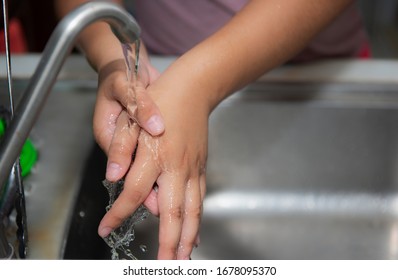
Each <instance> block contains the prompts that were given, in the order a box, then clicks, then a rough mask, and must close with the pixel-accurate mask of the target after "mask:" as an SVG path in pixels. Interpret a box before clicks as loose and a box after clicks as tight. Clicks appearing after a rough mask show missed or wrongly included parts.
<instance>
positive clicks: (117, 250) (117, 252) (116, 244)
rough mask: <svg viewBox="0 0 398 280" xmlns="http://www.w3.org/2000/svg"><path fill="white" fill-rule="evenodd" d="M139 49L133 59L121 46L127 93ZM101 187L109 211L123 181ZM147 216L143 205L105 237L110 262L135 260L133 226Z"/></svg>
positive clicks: (126, 49) (143, 247) (106, 181)
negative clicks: (105, 190)
mask: <svg viewBox="0 0 398 280" xmlns="http://www.w3.org/2000/svg"><path fill="white" fill-rule="evenodd" d="M139 49H140V44H139V40H137V41H136V43H135V56H134V57H133V50H132V48H131V45H129V44H122V50H123V55H124V59H125V62H126V69H127V71H126V75H127V81H128V83H129V87H128V88H129V91H130V89H131V88H132V87H134V83H135V81H136V79H137V75H138V65H139V63H138V61H139ZM133 67H134V75H133V73H132V71H133ZM133 93H134V91H133ZM127 94H129V93H127ZM134 100H135V98H134ZM103 185H104V186H105V188H106V189H107V190H108V194H109V204H108V206H107V207H106V211H109V209H110V208H111V207H112V205H113V203H114V202H115V200H116V199H117V198H118V196H119V195H120V193H121V192H122V190H123V186H124V181H123V180H119V181H118V182H115V183H112V182H109V181H108V180H104V181H103ZM148 215H149V212H148V210H147V209H146V208H145V207H144V206H143V205H141V206H140V207H138V209H137V210H136V211H135V212H134V213H133V214H132V215H130V217H128V218H127V219H126V220H125V221H124V222H123V223H122V224H121V225H120V227H119V228H117V229H115V230H114V231H112V232H111V233H110V234H109V235H108V236H107V237H105V238H104V240H105V242H106V244H108V246H109V247H110V248H111V253H112V260H119V259H121V258H128V259H132V260H136V259H137V258H136V257H135V256H134V255H133V253H132V252H131V250H130V246H131V244H130V243H131V242H132V241H133V240H134V239H135V235H134V227H135V225H136V224H138V223H140V222H141V221H143V220H145V219H146V218H147V217H148ZM139 248H140V250H141V251H142V252H146V251H147V248H146V246H145V245H140V246H139Z"/></svg>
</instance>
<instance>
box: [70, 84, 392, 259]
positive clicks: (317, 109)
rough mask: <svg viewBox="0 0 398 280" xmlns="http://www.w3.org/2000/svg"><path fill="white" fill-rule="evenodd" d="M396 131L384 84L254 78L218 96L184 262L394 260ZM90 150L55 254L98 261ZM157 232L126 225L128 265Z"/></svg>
mask: <svg viewBox="0 0 398 280" xmlns="http://www.w3.org/2000/svg"><path fill="white" fill-rule="evenodd" d="M397 124H398V88H395V87H394V86H393V87H389V86H375V85H371V84H362V85H359V84H340V85H336V84H328V83H316V84H306V83H305V84H300V83H291V84H289V83H284V84H280V83H262V82H258V83H256V84H253V85H251V86H250V87H248V88H246V89H244V90H242V91H241V92H239V93H238V94H236V95H235V96H233V97H231V98H230V99H228V100H226V101H225V102H223V103H222V105H221V106H220V107H219V108H218V109H216V111H215V112H214V113H213V115H212V117H211V120H210V136H209V159H208V168H207V184H208V193H207V197H206V199H205V203H204V215H203V221H202V226H201V244H200V246H199V247H198V248H197V249H195V250H194V253H193V255H192V257H193V258H194V259H390V258H394V259H395V258H398V197H397V190H398V189H397V187H398V169H397V168H398V157H397V155H398V153H397V152H398V129H397V128H398V125H397ZM101 153H102V152H101V151H100V150H99V149H98V148H97V149H94V150H93V152H92V155H91V159H90V160H89V162H88V163H87V168H88V169H87V172H86V176H85V177H84V181H83V184H82V189H81V194H80V196H79V199H78V204H77V208H76V209H75V214H74V223H72V228H71V231H70V236H69V238H68V242H67V244H66V247H65V248H66V251H65V252H66V254H65V257H66V258H96V257H99V258H107V257H109V248H107V247H106V246H105V245H104V244H103V242H102V240H100V239H99V238H98V237H96V227H97V225H98V222H99V219H100V218H101V216H102V215H103V212H104V211H103V209H104V207H105V205H106V203H107V198H106V192H105V190H103V191H101V195H100V194H99V192H98V188H101V187H100V186H101V180H102V179H103V174H104V166H105V158H104V157H103V155H101ZM98 171H99V173H98ZM90 190H91V191H90ZM94 193H95V195H96V196H102V198H101V199H99V198H97V197H96V198H95V199H93V198H92V196H93V194H94ZM103 196H105V197H103ZM99 201H101V203H102V205H101V206H98V205H94V204H99ZM99 210H101V211H99ZM98 212H100V213H98ZM94 216H95V218H93V217H94ZM90 221H94V223H93V224H91V223H90ZM88 227H91V228H90V230H89V229H88ZM157 230H158V224H157V219H156V218H151V219H149V220H148V221H144V222H143V223H142V224H141V225H140V226H139V227H138V228H137V233H136V236H137V240H136V241H135V242H134V244H133V248H134V250H135V251H134V252H135V253H136V255H137V257H138V258H141V259H142V258H144V259H146V258H149V259H150V258H155V256H156V250H157V245H156V244H157V233H158V231H157ZM80 233H84V236H83V235H81V234H80ZM101 244H103V245H101ZM141 244H145V245H146V246H147V247H148V248H149V250H148V252H147V253H145V254H144V253H142V252H140V250H139V245H141Z"/></svg>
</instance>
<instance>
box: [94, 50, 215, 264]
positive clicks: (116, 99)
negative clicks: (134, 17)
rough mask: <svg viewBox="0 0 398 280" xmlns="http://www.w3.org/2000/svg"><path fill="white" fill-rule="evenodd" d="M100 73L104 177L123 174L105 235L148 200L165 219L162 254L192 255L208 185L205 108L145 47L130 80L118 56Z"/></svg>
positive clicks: (98, 121) (97, 121)
mask: <svg viewBox="0 0 398 280" xmlns="http://www.w3.org/2000/svg"><path fill="white" fill-rule="evenodd" d="M98 73H99V87H98V97H97V103H96V108H95V113H94V134H95V138H96V140H97V142H98V144H99V145H100V147H101V148H102V149H103V150H104V151H105V153H106V154H107V156H108V164H107V172H106V178H107V179H108V180H109V181H117V180H119V179H121V178H123V177H125V188H124V190H123V192H122V193H121V194H120V196H119V198H118V199H117V200H116V201H115V203H114V204H113V206H112V208H111V209H110V210H109V211H108V212H107V214H106V215H105V216H104V218H103V219H102V221H101V223H100V225H99V229H98V233H99V235H100V236H102V237H105V236H107V235H108V234H109V233H110V232H111V231H112V230H113V229H115V228H117V227H118V226H119V225H120V224H121V223H122V222H123V220H124V219H126V218H127V217H128V216H129V215H130V214H132V213H133V212H134V211H135V210H136V209H137V208H138V207H139V205H141V204H144V205H145V206H146V207H147V208H148V209H149V211H150V212H151V213H152V214H154V215H156V216H159V219H160V223H159V251H158V258H159V259H189V258H190V254H191V252H192V249H193V247H195V246H197V245H198V243H199V235H198V232H199V225H200V220H201V214H202V202H203V198H204V195H205V189H206V187H205V185H206V182H205V181H206V179H205V164H206V157H207V122H208V111H207V108H206V107H205V106H198V104H197V103H196V102H195V101H194V98H191V96H190V95H191V93H190V92H186V91H185V88H184V87H181V86H179V85H180V81H178V80H177V79H175V78H174V77H173V76H172V75H171V76H170V75H168V76H167V75H165V76H164V77H163V75H162V76H160V75H159V73H158V72H157V70H156V69H155V68H154V67H152V66H151V64H150V63H149V59H148V58H147V57H145V54H144V57H141V58H140V68H139V73H138V75H137V76H135V75H134V73H133V74H132V77H130V79H128V77H127V71H126V63H125V61H124V60H123V59H120V58H119V59H115V60H114V61H112V62H110V63H108V64H107V65H105V66H104V67H102V68H100V69H99V71H98ZM134 153H135V157H134V160H133V154H134ZM155 185H157V189H156V190H155V188H154V186H155Z"/></svg>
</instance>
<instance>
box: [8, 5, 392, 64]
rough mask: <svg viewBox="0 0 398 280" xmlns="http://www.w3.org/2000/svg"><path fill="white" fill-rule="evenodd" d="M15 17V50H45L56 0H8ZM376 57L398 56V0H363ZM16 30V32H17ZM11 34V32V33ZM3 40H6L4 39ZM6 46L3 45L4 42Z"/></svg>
mask: <svg viewBox="0 0 398 280" xmlns="http://www.w3.org/2000/svg"><path fill="white" fill-rule="evenodd" d="M8 2H9V12H10V16H11V17H12V25H11V26H10V28H12V29H11V30H13V31H14V32H12V33H13V34H19V35H18V36H17V35H15V36H16V37H18V39H16V38H13V39H12V42H13V46H12V47H13V52H14V53H15V52H41V51H42V50H43V48H44V46H45V44H46V42H47V40H48V38H49V36H50V35H51V32H52V30H53V29H54V27H55V25H56V23H57V19H56V17H55V16H54V5H53V1H52V0H35V1H25V0H8ZM357 5H358V6H359V7H360V9H361V11H362V14H363V20H364V22H365V25H366V27H367V30H368V35H369V38H370V40H371V44H372V54H373V57H374V58H397V57H398V1H397V0H378V1H374V0H359V1H357ZM15 30H16V31H15ZM10 33H11V32H10ZM1 40H3V39H1ZM1 47H3V44H1Z"/></svg>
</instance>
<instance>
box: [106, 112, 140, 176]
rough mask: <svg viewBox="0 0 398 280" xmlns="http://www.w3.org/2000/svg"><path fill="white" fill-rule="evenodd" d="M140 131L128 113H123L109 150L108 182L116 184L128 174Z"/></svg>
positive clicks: (118, 120) (119, 118)
mask: <svg viewBox="0 0 398 280" xmlns="http://www.w3.org/2000/svg"><path fill="white" fill-rule="evenodd" d="M139 131H140V128H139V126H138V125H137V124H136V123H134V122H132V120H131V119H130V118H129V116H128V115H127V112H126V111H122V112H121V113H120V115H119V117H118V119H117V122H116V128H115V130H114V134H113V138H112V142H111V144H110V147H109V150H108V164H107V168H106V179H107V180H109V181H111V182H116V181H118V180H120V179H121V178H122V177H123V176H124V175H125V174H126V172H127V170H128V168H129V167H130V165H131V161H132V157H133V153H134V150H135V147H136V145H137V138H138V133H139Z"/></svg>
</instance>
